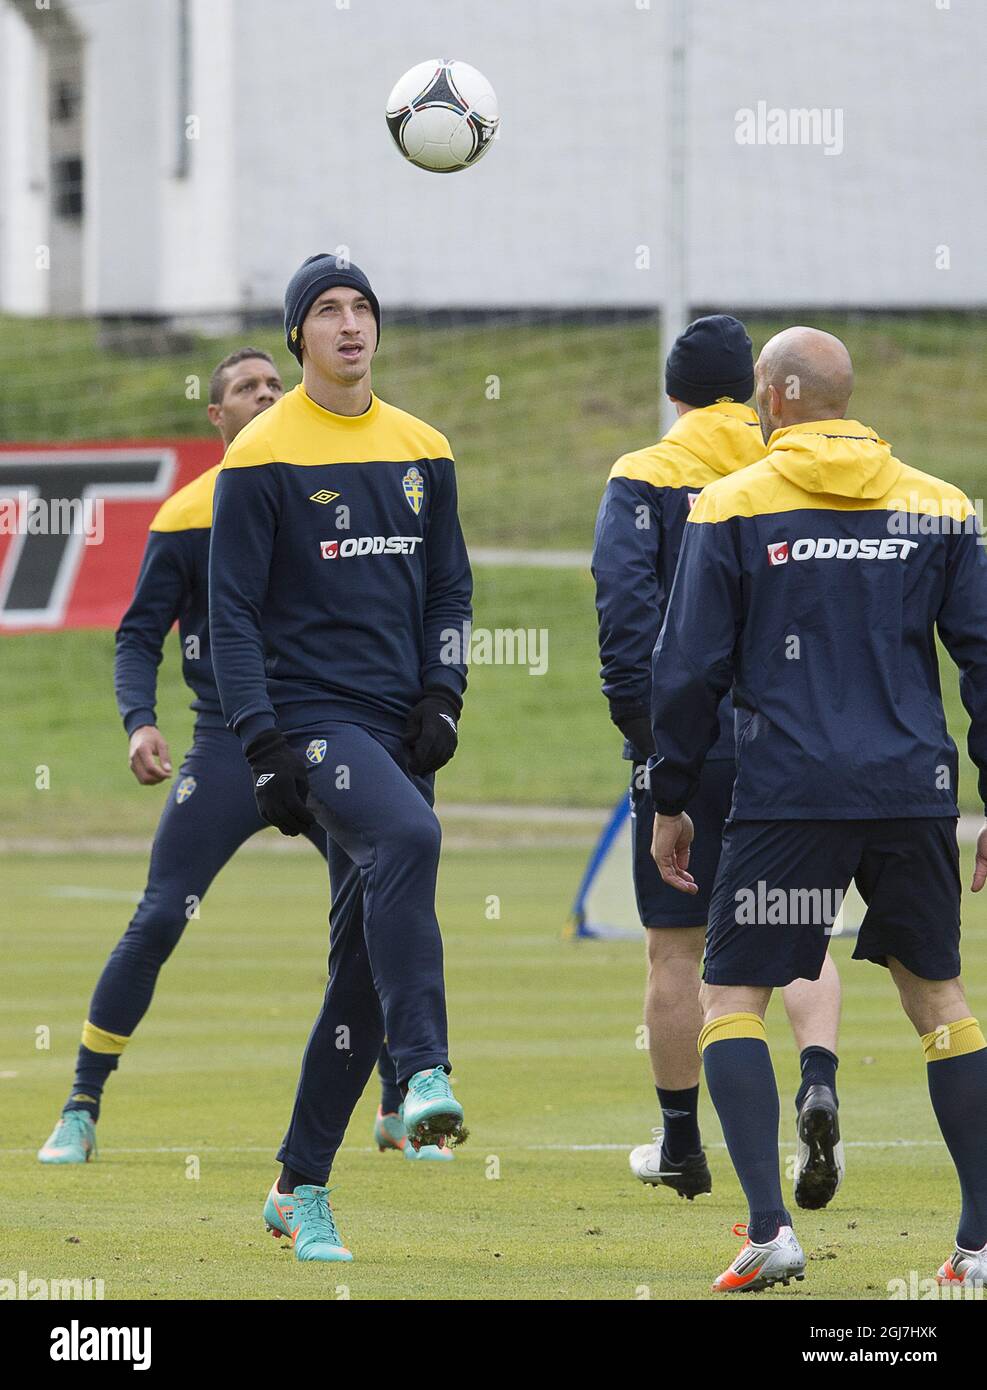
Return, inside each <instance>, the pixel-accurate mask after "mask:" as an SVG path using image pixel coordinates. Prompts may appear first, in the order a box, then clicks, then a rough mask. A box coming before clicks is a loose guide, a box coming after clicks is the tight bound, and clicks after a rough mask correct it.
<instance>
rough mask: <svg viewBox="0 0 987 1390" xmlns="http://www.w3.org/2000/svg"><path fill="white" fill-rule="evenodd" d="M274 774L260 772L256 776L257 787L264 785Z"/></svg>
mask: <svg viewBox="0 0 987 1390" xmlns="http://www.w3.org/2000/svg"><path fill="white" fill-rule="evenodd" d="M274 776H275V774H274V773H273V772H262V773H261V775H260V776H259V777H258V778H257V785H258V787H263V786H266V785H267V783H268V782H270V781H271V779H272V778H273V777H274Z"/></svg>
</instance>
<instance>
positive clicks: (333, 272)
mask: <svg viewBox="0 0 987 1390" xmlns="http://www.w3.org/2000/svg"><path fill="white" fill-rule="evenodd" d="M337 285H340V286H345V287H347V288H349V289H351V290H356V291H357V293H358V294H360V295H362V296H363V298H364V299H365V300H366V301H367V303H368V304H369V306H370V311H371V313H372V314H373V316H374V321H375V322H376V324H377V340H376V342H375V344H374V352H376V351H377V348H378V347H379V346H380V304H379V303H378V302H377V296H376V295H375V294H374V292H373V290H372V289H371V288H370V281H369V280H368V279H367V277H366V275H364V273H363V271H362V270H361V269H360V267H359V266H358V265H354V264H353V262H352V261H348V260H347V259H346V258H345V257H343V256H332V255H330V254H329V253H328V252H327V251H319V252H317V253H316V254H315V255H314V256H309V258H308V259H307V260H305V261H302V263H301V265H300V266H299V267H298V269H297V270H296V271H295V273H294V275H293V276H292V277H291V279H290V280H289V281H288V288H287V289H286V290H285V292H284V335H285V340H286V341H287V344H288V351H289V352H290V353H292V355H293V356H294V357H296V358H297V360H298V364H299V366H301V365H302V336H301V334H302V324H303V323H304V322H305V317H306V315H307V314H308V311H309V310H310V309H311V307H312V305H313V304H314V303H315V301H316V300H317V299H318V297H319V295H320V294H322V293H323V292H324V291H325V290H329V289H332V288H334V287H335V286H337Z"/></svg>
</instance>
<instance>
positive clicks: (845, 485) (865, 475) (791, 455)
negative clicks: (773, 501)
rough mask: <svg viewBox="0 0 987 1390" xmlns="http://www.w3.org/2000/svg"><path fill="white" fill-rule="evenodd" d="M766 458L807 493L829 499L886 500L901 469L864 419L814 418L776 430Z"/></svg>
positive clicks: (888, 448)
mask: <svg viewBox="0 0 987 1390" xmlns="http://www.w3.org/2000/svg"><path fill="white" fill-rule="evenodd" d="M767 457H768V458H769V459H770V460H771V462H772V463H773V464H774V466H775V468H777V470H778V472H779V473H780V474H781V475H782V476H783V477H785V478H787V479H788V481H789V482H791V483H794V484H795V486H796V487H800V488H802V490H803V491H804V492H816V493H824V494H825V495H826V496H829V497H866V498H875V497H883V496H884V495H885V493H887V492H889V491H890V490H891V488H892V486H893V485H894V481H895V479H896V478H897V476H898V474H899V473H900V472H901V468H902V465H901V463H900V462H899V461H898V459H896V458H895V457H894V455H893V454H892V452H891V446H890V444H886V443H885V442H884V440H883V439H881V438H880V436H879V435H877V434H876V433H875V432H874V431H873V430H871V429H868V428H867V426H866V425H862V424H861V423H860V421H859V420H810V421H808V422H806V423H803V424H799V425H789V426H787V428H785V429H781V430H775V432H774V433H773V434H772V436H771V438H770V439H769V440H768V445H767Z"/></svg>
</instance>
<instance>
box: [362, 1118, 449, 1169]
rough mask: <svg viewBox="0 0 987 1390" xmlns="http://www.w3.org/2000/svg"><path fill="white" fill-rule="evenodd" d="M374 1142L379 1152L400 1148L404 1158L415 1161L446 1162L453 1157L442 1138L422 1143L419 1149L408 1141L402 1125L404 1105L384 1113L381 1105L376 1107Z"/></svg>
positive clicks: (406, 1132)
mask: <svg viewBox="0 0 987 1390" xmlns="http://www.w3.org/2000/svg"><path fill="white" fill-rule="evenodd" d="M374 1143H375V1144H376V1145H377V1148H378V1149H379V1150H380V1152H381V1153H386V1151H387V1150H388V1149H400V1151H401V1152H402V1153H403V1154H404V1156H405V1158H411V1159H414V1160H415V1161H418V1160H424V1161H425V1162H432V1163H435V1162H439V1163H446V1162H448V1161H449V1160H450V1159H451V1158H453V1157H454V1155H453V1152H452V1150H451V1149H449V1148H447V1147H446V1142H445V1140H444V1139H442V1140H440V1141H439V1143H438V1144H423V1145H422V1147H421V1148H420V1149H416V1148H415V1146H414V1144H411V1143H409V1142H408V1131H407V1130H406V1129H405V1127H404V1106H403V1105H402V1106H401V1109H400V1110H398V1111H391V1112H390V1113H389V1114H387V1115H385V1114H384V1110H383V1107H382V1106H378V1107H377V1118H376V1120H375V1121H374Z"/></svg>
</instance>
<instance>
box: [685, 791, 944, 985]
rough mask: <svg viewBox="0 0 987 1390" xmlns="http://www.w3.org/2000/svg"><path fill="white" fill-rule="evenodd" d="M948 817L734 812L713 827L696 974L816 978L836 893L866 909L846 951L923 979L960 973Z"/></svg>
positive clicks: (737, 978)
mask: <svg viewBox="0 0 987 1390" xmlns="http://www.w3.org/2000/svg"><path fill="white" fill-rule="evenodd" d="M959 859H960V855H959V846H958V845H957V843H956V821H955V819H952V818H950V817H947V816H942V817H936V818H934V819H929V820H852V821H825V820H823V821H818V820H817V821H808V820H773V821H770V820H760V821H754V820H742V821H732V822H731V823H730V824H729V825H728V826H727V828H726V831H725V832H724V836H723V853H722V855H721V857H720V872H719V877H718V878H717V881H716V889H715V891H714V893H713V901H712V903H711V904H710V913H709V926H708V929H707V933H706V964H705V968H704V972H703V975H704V979H706V980H707V981H708V983H709V984H713V985H771V986H783V985H787V984H789V983H790V982H791V981H792V980H799V979H805V980H817V979H818V978H819V973H820V971H821V970H822V967H823V961H824V960H825V958H826V948H827V946H828V945H829V938H830V936H831V935H832V922H833V919H834V917H835V916H836V914H837V912H838V910H839V907H840V904H841V900H842V895H843V893H845V892H846V890H847V888H848V887H849V885H850V882H851V880H853V881H854V882H855V883H856V885H857V889H858V891H859V893H860V896H861V897H862V898H863V900H864V902H865V903H866V904H867V911H866V913H865V915H864V920H863V922H862V923H861V926H860V932H859V935H858V937H857V945H856V948H855V950H854V952H853V956H854V959H855V960H870V961H874V963H875V964H877V965H887V963H888V961H887V958H888V956H894V957H895V958H896V959H897V960H900V961H901V963H902V965H904V966H905V967H906V968H907V969H908V970H910V971H912V973H913V974H915V975H918V976H920V977H921V978H922V979H924V980H951V979H953V978H954V977H955V976H957V975H958V974H959V973H960V950H959V944H960V864H959Z"/></svg>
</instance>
